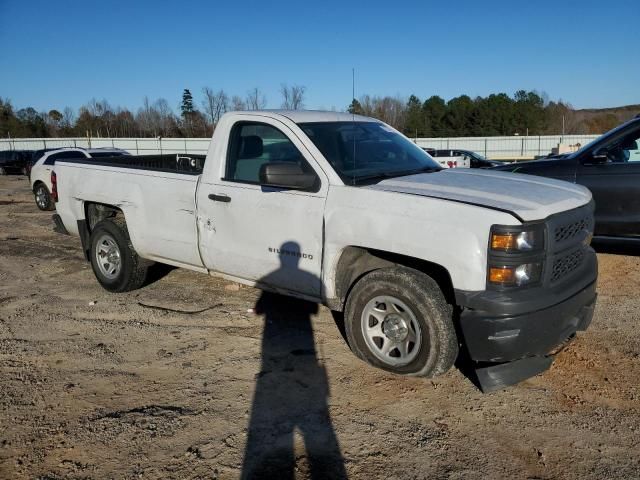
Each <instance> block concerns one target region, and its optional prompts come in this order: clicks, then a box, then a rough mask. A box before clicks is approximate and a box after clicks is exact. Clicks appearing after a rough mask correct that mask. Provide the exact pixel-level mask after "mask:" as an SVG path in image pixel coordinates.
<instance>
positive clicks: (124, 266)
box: [90, 217, 150, 292]
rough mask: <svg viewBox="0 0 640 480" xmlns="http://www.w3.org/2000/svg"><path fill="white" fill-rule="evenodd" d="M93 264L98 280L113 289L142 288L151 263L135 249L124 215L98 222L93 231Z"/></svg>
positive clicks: (114, 290)
mask: <svg viewBox="0 0 640 480" xmlns="http://www.w3.org/2000/svg"><path fill="white" fill-rule="evenodd" d="M90 254H91V267H92V268H93V273H94V274H95V276H96V278H97V279H98V282H100V285H102V287H103V288H104V289H105V290H108V291H110V292H128V291H130V290H135V289H137V288H140V287H141V286H142V285H143V284H144V282H145V280H146V277H147V269H148V267H149V265H150V262H148V261H147V260H144V259H142V258H140V257H139V256H138V254H137V253H136V251H135V250H134V249H133V245H132V244H131V239H130V238H129V232H128V230H127V225H126V222H125V221H124V218H123V217H113V218H109V219H106V220H102V221H101V222H99V223H97V224H96V225H95V227H94V228H93V231H92V232H91V251H90Z"/></svg>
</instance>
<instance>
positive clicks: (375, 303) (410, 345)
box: [345, 266, 458, 377]
mask: <svg viewBox="0 0 640 480" xmlns="http://www.w3.org/2000/svg"><path fill="white" fill-rule="evenodd" d="M451 317H452V308H451V306H450V305H449V304H447V302H446V300H445V298H444V295H443V293H442V290H441V289H440V287H439V286H438V284H437V283H436V282H435V281H434V280H433V279H432V278H431V277H429V276H428V275H425V274H424V273H421V272H419V271H417V270H413V269H410V268H405V267H400V266H398V267H391V268H383V269H380V270H375V271H373V272H371V273H369V274H367V275H365V276H364V277H363V278H362V279H360V280H359V281H358V283H356V285H355V286H354V287H353V289H352V291H351V293H350V294H349V297H348V299H347V305H346V309H345V330H346V334H347V340H348V342H349V346H350V347H351V349H352V350H353V352H354V353H355V355H356V356H358V357H359V358H361V359H362V360H364V361H366V362H367V363H369V364H371V365H373V366H374V367H378V368H381V369H383V370H387V371H390V372H393V373H398V374H401V375H413V376H425V377H432V376H435V375H439V374H442V373H444V372H446V371H447V370H449V369H450V368H451V367H452V366H453V363H454V362H455V360H456V357H457V355H458V342H457V337H456V333H455V329H454V326H453V321H452V318H451Z"/></svg>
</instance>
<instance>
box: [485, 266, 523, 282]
mask: <svg viewBox="0 0 640 480" xmlns="http://www.w3.org/2000/svg"><path fill="white" fill-rule="evenodd" d="M515 280H516V276H515V268H513V267H491V268H490V269H489V281H490V282H491V283H498V284H512V283H515Z"/></svg>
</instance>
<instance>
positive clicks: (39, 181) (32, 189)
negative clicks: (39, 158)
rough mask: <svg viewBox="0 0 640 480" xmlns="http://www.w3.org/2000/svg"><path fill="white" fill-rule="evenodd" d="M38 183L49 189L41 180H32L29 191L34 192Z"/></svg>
mask: <svg viewBox="0 0 640 480" xmlns="http://www.w3.org/2000/svg"><path fill="white" fill-rule="evenodd" d="M40 185H44V186H45V188H46V189H47V191H49V187H47V184H46V183H44V182H43V181H42V180H35V181H34V182H33V186H32V187H31V192H32V193H34V194H35V193H36V188H38V187H39V186H40Z"/></svg>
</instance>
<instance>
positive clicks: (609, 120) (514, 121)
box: [348, 90, 629, 137]
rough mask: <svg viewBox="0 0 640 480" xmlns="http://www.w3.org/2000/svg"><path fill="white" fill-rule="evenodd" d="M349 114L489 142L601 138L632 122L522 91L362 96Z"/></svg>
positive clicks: (418, 132) (421, 132) (416, 132)
mask: <svg viewBox="0 0 640 480" xmlns="http://www.w3.org/2000/svg"><path fill="white" fill-rule="evenodd" d="M348 111H349V112H350V113H356V114H362V115H366V116H369V117H375V118H379V119H381V120H383V121H384V122H386V123H388V124H390V125H393V126H394V127H395V128H397V129H398V130H401V131H402V132H403V133H405V134H406V135H407V136H409V137H488V136H505V135H556V134H561V133H565V134H600V133H603V132H605V131H607V130H609V129H611V128H613V127H615V126H616V125H618V124H620V123H621V122H622V121H624V120H627V119H628V118H629V116H628V114H624V113H622V114H618V113H619V112H615V113H612V112H607V113H602V114H600V113H598V112H597V111H596V112H593V114H591V115H586V114H584V113H582V111H580V110H575V109H574V108H573V107H572V106H571V105H570V104H569V103H566V102H563V101H549V100H548V98H547V96H546V95H545V94H539V93H537V92H534V91H525V90H518V91H517V92H515V94H514V95H513V96H509V95H507V94H506V93H497V94H491V95H488V96H486V97H476V98H473V99H472V98H471V97H469V96H468V95H460V96H459V97H455V98H452V99H450V100H449V101H445V100H444V99H443V98H441V97H439V96H437V95H434V96H431V97H429V98H427V99H425V100H424V101H422V100H421V99H420V98H418V97H417V96H416V95H411V96H409V98H408V99H407V100H404V99H403V98H401V97H389V96H386V97H377V96H373V97H372V96H370V95H363V96H362V97H360V98H359V99H353V101H352V102H351V104H350V105H349V107H348Z"/></svg>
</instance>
